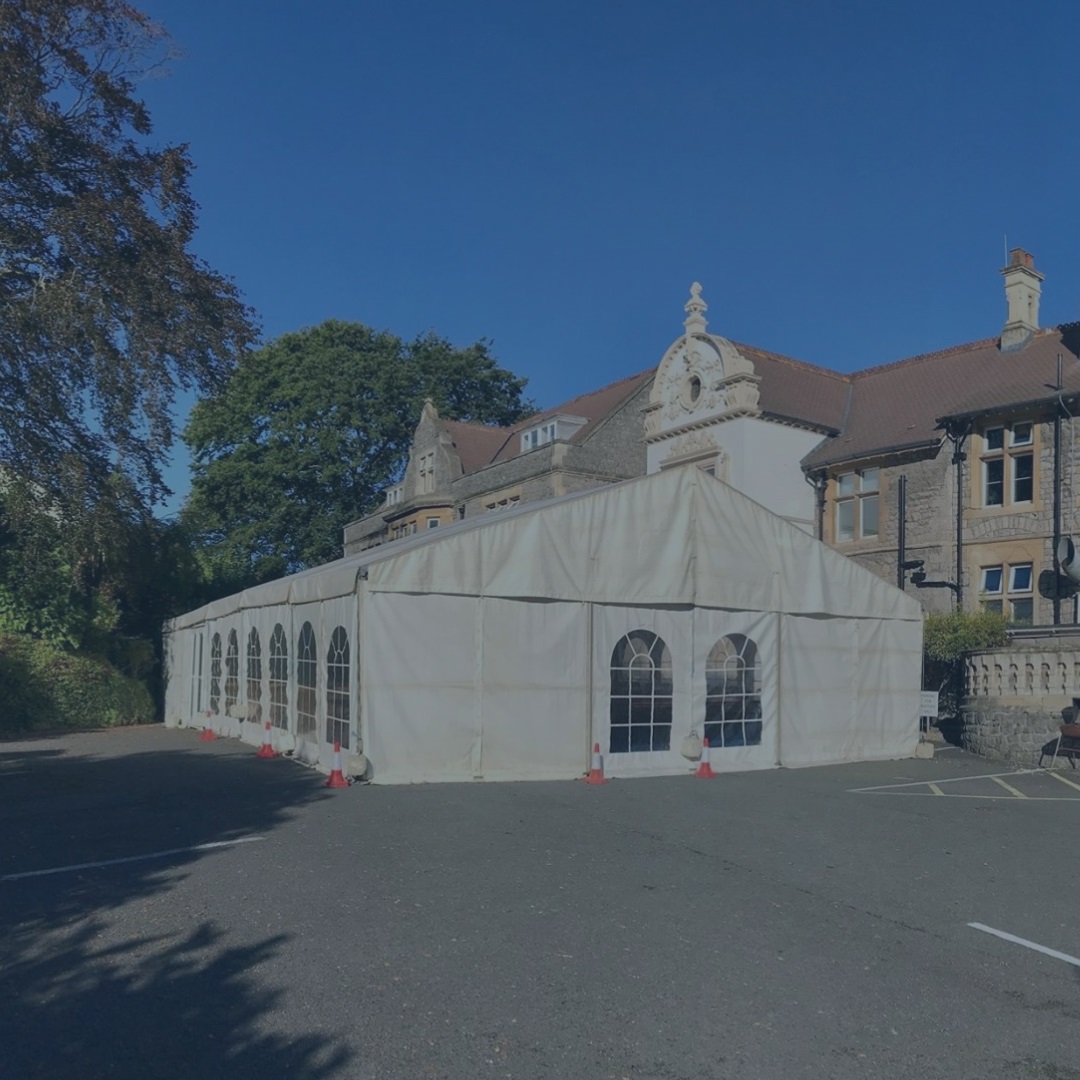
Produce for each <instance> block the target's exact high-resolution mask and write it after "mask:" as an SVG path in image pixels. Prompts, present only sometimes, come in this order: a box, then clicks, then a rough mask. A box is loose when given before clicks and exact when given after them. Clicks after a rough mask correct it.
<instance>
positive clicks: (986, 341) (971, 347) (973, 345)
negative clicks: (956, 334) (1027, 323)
mask: <svg viewBox="0 0 1080 1080" xmlns="http://www.w3.org/2000/svg"><path fill="white" fill-rule="evenodd" d="M1000 340H1001V336H1000V335H999V334H995V335H994V337H989V338H981V339H980V340H978V341H966V342H963V343H962V344H960V345H950V346H948V348H945V349H935V350H934V351H933V352H926V353H918V354H917V355H916V356H906V357H904V358H903V359H902V360H890V361H889V362H888V363H887V364H875V365H874V366H873V367H867V368H860V369H859V370H858V371H853V372H852V373H851V377H852V378H853V379H861V378H863V377H864V376H866V375H879V374H881V372H883V371H893V370H895V369H896V368H899V367H904V366H905V365H907V364H920V363H922V362H923V361H926V360H940V359H942V358H943V357H946V356H956V355H958V354H959V353H964V352H974V351H975V350H976V349H986V348H989V347H990V346H991V345H997V343H998V342H999V341H1000Z"/></svg>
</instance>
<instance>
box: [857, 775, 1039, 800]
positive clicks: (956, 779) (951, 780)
mask: <svg viewBox="0 0 1080 1080" xmlns="http://www.w3.org/2000/svg"><path fill="white" fill-rule="evenodd" d="M1045 771H1046V770H1045V769H1012V770H1011V771H1009V772H1001V773H971V774H970V775H968V776H949V777H947V778H946V779H944V780H934V781H933V782H934V783H935V784H962V783H963V782H964V781H965V780H996V779H997V778H998V777H1000V776H1034V775H1035V774H1036V773H1039V772H1045ZM928 783H930V781H929V780H912V781H910V782H909V783H906V784H875V785H874V786H873V787H861V788H848V791H849V792H850V793H852V794H860V795H861V794H862V793H863V792H866V791H886V790H889V789H890V788H905V787H926V785H927V784H928Z"/></svg>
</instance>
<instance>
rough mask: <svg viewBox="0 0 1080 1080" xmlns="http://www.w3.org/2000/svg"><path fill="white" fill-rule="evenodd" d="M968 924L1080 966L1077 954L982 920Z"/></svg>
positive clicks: (973, 927)
mask: <svg viewBox="0 0 1080 1080" xmlns="http://www.w3.org/2000/svg"><path fill="white" fill-rule="evenodd" d="M968 926H970V927H971V929H972V930H981V931H982V932H983V933H984V934H993V935H994V937H999V938H1001V939H1002V940H1003V941H1011V942H1012V943H1013V944H1014V945H1023V946H1024V948H1025V949H1034V950H1035V951H1036V952H1041V953H1043V954H1045V955H1046V956H1052V957H1053V958H1054V959H1055V960H1064V961H1065V963H1066V964H1073V965H1074V966H1076V967H1080V959H1077V957H1075V956H1070V955H1069V954H1068V953H1063V952H1058V951H1057V949H1048V948H1047V947H1046V946H1045V945H1040V944H1039V943H1038V942H1036V941H1028V940H1027V938H1022V937H1017V936H1016V935H1015V934H1008V933H1006V932H1005V931H1004V930H995V929H994V928H993V927H992V926H985V925H984V924H983V923H981V922H969V923H968Z"/></svg>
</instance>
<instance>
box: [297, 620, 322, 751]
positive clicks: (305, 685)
mask: <svg viewBox="0 0 1080 1080" xmlns="http://www.w3.org/2000/svg"><path fill="white" fill-rule="evenodd" d="M318 677H319V654H318V651H317V649H316V643H315V631H314V630H312V629H311V623H309V622H306V623H304V625H303V626H302V627H300V636H299V637H298V638H297V641H296V734H297V735H307V736H314V734H315V731H316V719H315V710H316V708H317V707H318V698H317V694H316V689H315V687H316V685H317V681H318Z"/></svg>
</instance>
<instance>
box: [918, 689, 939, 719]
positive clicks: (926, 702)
mask: <svg viewBox="0 0 1080 1080" xmlns="http://www.w3.org/2000/svg"><path fill="white" fill-rule="evenodd" d="M937 710H938V694H937V691H936V690H923V691H922V693H921V694H920V695H919V715H920V716H929V717H932V718H933V719H935V720H936V719H937V714H938V713H937Z"/></svg>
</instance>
